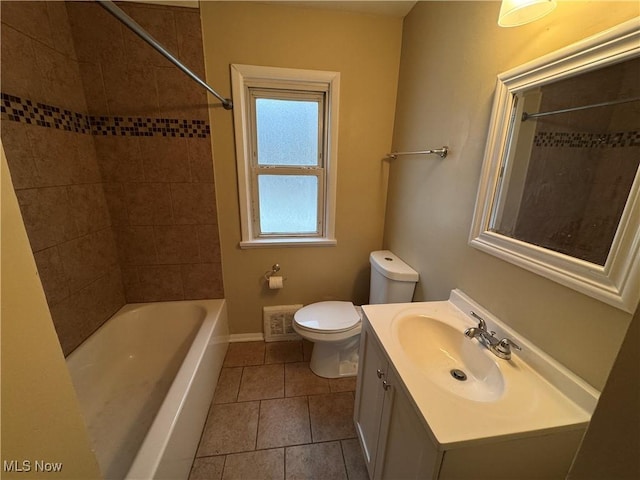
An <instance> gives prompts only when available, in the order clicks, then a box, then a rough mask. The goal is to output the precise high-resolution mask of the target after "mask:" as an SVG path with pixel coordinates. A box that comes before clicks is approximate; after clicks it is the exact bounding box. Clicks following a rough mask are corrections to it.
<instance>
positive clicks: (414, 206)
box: [384, 2, 639, 388]
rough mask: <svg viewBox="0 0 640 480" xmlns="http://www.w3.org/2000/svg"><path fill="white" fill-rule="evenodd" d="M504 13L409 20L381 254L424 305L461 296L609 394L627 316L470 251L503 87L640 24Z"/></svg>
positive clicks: (605, 9)
mask: <svg viewBox="0 0 640 480" xmlns="http://www.w3.org/2000/svg"><path fill="white" fill-rule="evenodd" d="M499 7H500V4H499V3H498V2H419V3H418V4H417V5H416V7H414V9H413V10H412V11H411V13H410V14H409V15H408V16H407V17H406V18H405V22H404V30H403V44H402V61H401V66H400V80H399V87H398V103H397V110H396V120H395V130H394V147H395V148H396V149H398V150H411V149H422V148H432V147H439V146H441V145H448V146H449V147H450V148H451V153H450V155H449V157H447V159H446V160H442V161H441V160H440V159H438V158H437V157H420V158H419V157H415V158H404V159H402V160H398V161H395V162H393V165H392V167H391V171H390V179H389V194H388V195H389V203H388V207H387V212H386V225H385V241H384V244H385V247H389V248H390V249H391V250H393V251H394V252H395V253H396V254H398V255H399V256H400V257H402V258H403V259H404V260H405V261H406V262H408V263H409V264H411V265H412V266H413V267H414V268H415V269H416V270H418V271H419V273H420V276H421V280H420V283H419V285H418V287H417V289H416V296H415V299H416V300H436V299H445V298H447V297H448V295H449V291H450V290H451V289H452V288H460V289H462V290H463V291H464V292H466V293H467V294H468V295H470V296H471V297H472V298H474V299H475V300H477V301H478V302H479V303H481V304H483V305H484V306H485V307H487V308H488V309H489V310H491V311H493V312H494V313H495V314H496V315H497V316H498V317H500V318H502V319H504V320H505V321H506V322H507V323H509V324H510V325H511V326H512V327H513V328H515V329H516V330H517V331H519V332H521V333H522V334H523V335H524V336H526V337H528V338H529V339H530V340H531V341H533V342H534V343H535V344H537V345H538V346H540V347H541V348H542V349H544V350H545V351H546V352H547V353H549V354H550V355H551V356H553V357H555V358H556V359H558V360H559V361H560V362H562V363H563V364H564V365H566V366H567V367H568V368H570V369H571V370H573V371H574V372H576V373H577V374H578V375H580V376H582V377H583V378H584V379H586V380H587V381H588V382H589V383H591V384H592V385H594V386H595V387H597V388H602V386H603V385H604V383H605V380H606V378H607V375H608V373H609V370H610V369H611V366H612V364H613V360H614V358H615V355H616V353H617V352H618V349H619V348H620V344H621V342H622V339H623V337H624V334H625V332H626V329H627V327H628V325H629V322H630V320H631V315H629V314H626V313H624V312H622V311H620V310H616V309H614V308H611V307H609V306H607V305H605V304H603V303H601V302H598V301H595V300H592V299H591V298H588V297H586V296H584V295H582V294H579V293H577V292H575V291H573V290H570V289H568V288H565V287H563V286H560V285H559V284H557V283H554V282H551V281H549V280H546V279H544V278H542V277H540V276H538V275H535V274H533V273H529V272H527V271H525V270H523V269H521V268H518V267H515V266H513V265H511V264H509V263H506V262H504V261H502V260H499V259H497V258H495V257H492V256H490V255H488V254H485V253H482V252H480V251H478V250H475V249H474V248H472V247H470V246H469V245H468V244H467V242H468V237H469V229H470V225H471V218H472V212H473V208H474V204H475V199H476V192H477V188H478V179H479V175H480V169H481V165H482V157H483V150H484V144H485V141H486V137H487V131H488V123H489V115H490V109H491V104H492V100H493V90H494V86H495V80H496V75H497V74H498V73H499V72H502V71H505V70H508V69H510V68H512V67H515V66H517V65H519V64H522V63H525V62H527V61H529V60H532V59H534V58H536V57H538V56H540V55H543V54H546V53H549V52H552V51H554V50H556V49H558V48H560V47H563V46H566V45H568V44H570V43H573V42H575V41H578V40H580V39H582V38H584V37H587V36H589V35H592V34H595V33H597V32H599V31H602V30H604V29H606V28H609V27H612V26H614V25H616V24H618V23H620V22H622V21H625V20H628V19H630V18H632V17H634V16H637V15H638V13H639V11H638V4H637V3H636V2H624V3H612V2H559V3H558V7H557V9H556V10H555V11H554V12H553V13H552V14H551V15H549V16H547V17H545V18H543V19H541V20H538V21H536V22H533V23H531V24H529V25H525V26H522V27H516V28H511V29H503V28H500V27H498V25H497V22H496V21H497V16H498V10H499Z"/></svg>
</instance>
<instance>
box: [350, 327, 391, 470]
mask: <svg viewBox="0 0 640 480" xmlns="http://www.w3.org/2000/svg"><path fill="white" fill-rule="evenodd" d="M369 328H370V327H369V326H368V325H367V323H366V321H365V324H364V325H363V328H362V333H361V337H360V360H359V363H358V386H357V388H356V403H355V407H354V413H353V416H354V421H355V425H356V432H357V434H358V438H359V439H360V444H361V445H362V450H363V454H364V460H365V463H366V465H367V470H368V472H369V477H370V478H373V469H374V465H375V459H376V449H377V446H378V436H379V433H380V417H381V415H382V405H383V402H384V394H385V391H384V388H383V385H382V381H383V378H382V377H383V376H384V375H385V374H386V371H387V367H388V363H387V359H386V357H385V355H384V353H383V350H382V349H381V348H380V347H379V345H378V342H377V340H376V339H375V337H374V336H373V334H372V333H371V331H370V330H369Z"/></svg>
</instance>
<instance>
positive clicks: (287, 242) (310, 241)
mask: <svg viewBox="0 0 640 480" xmlns="http://www.w3.org/2000/svg"><path fill="white" fill-rule="evenodd" d="M337 244H338V241H337V240H336V239H335V238H286V239H285V238H261V239H256V240H247V241H241V242H240V248H242V249H245V248H281V247H335V246H336V245H337Z"/></svg>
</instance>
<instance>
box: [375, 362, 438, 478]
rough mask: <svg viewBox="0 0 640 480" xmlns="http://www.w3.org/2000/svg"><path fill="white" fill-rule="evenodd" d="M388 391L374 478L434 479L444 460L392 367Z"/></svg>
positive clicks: (388, 376) (388, 380) (389, 373)
mask: <svg viewBox="0 0 640 480" xmlns="http://www.w3.org/2000/svg"><path fill="white" fill-rule="evenodd" d="M386 379H387V390H386V394H385V398H384V408H383V412H382V421H381V426H382V427H381V429H380V435H379V437H380V442H379V443H378V449H377V452H378V453H377V459H376V467H375V477H374V478H375V479H379V478H381V479H393V480H402V479H412V480H414V479H421V480H422V479H425V480H426V479H435V478H437V474H438V468H439V465H440V462H441V455H439V454H438V451H437V449H436V446H435V445H434V444H433V443H432V442H431V439H430V438H429V435H428V434H427V430H426V428H425V426H424V425H423V423H422V421H421V419H420V416H419V415H418V413H417V412H416V410H415V409H414V407H413V405H412V403H411V399H410V398H409V397H408V395H407V394H405V392H404V390H403V388H402V387H401V385H400V381H399V378H398V375H397V374H396V373H395V371H394V370H393V368H391V367H390V368H389V371H388V372H387V378H386Z"/></svg>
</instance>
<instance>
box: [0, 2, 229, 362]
mask: <svg viewBox="0 0 640 480" xmlns="http://www.w3.org/2000/svg"><path fill="white" fill-rule="evenodd" d="M122 7H123V8H124V9H125V10H127V13H129V15H131V16H132V17H134V18H135V19H136V21H138V22H139V23H141V24H142V25H143V26H145V28H147V29H149V31H150V32H151V33H152V35H154V36H156V37H157V38H159V39H160V40H161V41H163V43H165V45H167V46H168V47H169V49H170V50H172V51H173V52H175V53H176V54H178V55H179V56H180V55H182V57H181V58H182V59H183V60H184V61H185V63H187V64H188V65H190V66H191V67H192V68H194V69H195V70H196V71H200V73H202V71H203V58H202V44H201V43H202V42H201V40H200V20H199V12H198V10H194V9H187V8H180V7H164V6H163V7H159V6H146V5H145V6H142V5H137V4H136V5H126V4H125V5H122ZM1 8H2V11H1V20H2V52H1V59H2V70H1V72H2V90H3V92H5V94H3V96H2V105H3V113H2V122H1V123H2V144H3V147H4V149H5V152H6V155H7V160H8V163H9V167H10V171H11V176H12V181H13V184H14V188H15V189H16V194H17V196H18V199H19V202H20V206H21V210H22V214H23V217H24V220H25V225H26V228H27V232H28V235H29V240H30V242H31V246H32V249H33V252H34V256H35V259H36V263H37V265H38V270H39V273H40V277H41V281H42V283H43V287H44V290H45V293H46V295H47V301H48V303H49V307H50V309H51V312H52V317H53V319H54V323H55V325H56V330H57V332H58V336H59V338H60V341H61V344H62V347H63V350H64V352H65V354H68V353H69V352H70V351H72V350H73V349H74V348H75V347H76V346H77V345H78V344H79V343H81V342H82V341H83V340H84V339H85V338H87V337H88V335H90V334H91V332H93V331H94V330H95V329H96V328H98V327H99V326H100V325H101V324H102V323H103V322H104V321H105V320H106V319H107V318H109V316H110V315H111V314H113V313H114V312H115V311H116V310H118V309H119V308H120V307H121V306H122V305H123V304H124V303H125V302H145V301H165V300H181V299H202V298H222V297H223V291H222V280H221V277H222V275H221V266H220V251H219V240H218V229H217V216H216V207H215V190H214V184H213V167H212V153H211V145H210V139H209V134H210V132H209V127H208V125H207V97H206V95H205V93H204V92H203V91H202V90H201V89H199V88H198V87H197V86H195V85H193V84H192V83H191V81H190V80H189V79H188V78H187V77H186V76H184V74H182V72H179V71H178V70H177V69H176V68H175V67H173V66H172V65H170V64H168V63H167V62H166V61H165V60H164V59H163V58H162V57H161V56H160V55H159V54H157V53H156V52H154V51H153V50H152V49H151V47H148V46H147V45H146V44H144V42H143V41H142V40H140V39H138V38H137V37H136V36H135V35H133V34H130V33H129V32H128V30H127V29H126V27H124V26H122V25H120V24H119V23H118V22H117V20H115V19H114V18H113V17H111V16H110V15H109V14H108V13H106V12H104V11H103V10H102V9H101V8H100V7H99V6H98V5H97V4H95V3H93V2H71V3H63V2H2V4H1ZM143 77H144V78H143ZM142 80H144V81H142ZM36 109H37V111H36ZM20 112H22V114H21V113H20ZM32 115H33V118H31V116H32ZM41 116H42V117H43V118H41ZM27 119H28V120H31V122H30V123H29V122H28V121H27ZM185 119H186V120H185ZM38 121H39V122H40V124H38Z"/></svg>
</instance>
